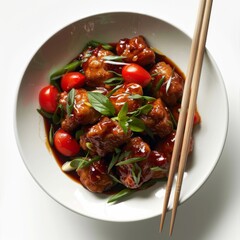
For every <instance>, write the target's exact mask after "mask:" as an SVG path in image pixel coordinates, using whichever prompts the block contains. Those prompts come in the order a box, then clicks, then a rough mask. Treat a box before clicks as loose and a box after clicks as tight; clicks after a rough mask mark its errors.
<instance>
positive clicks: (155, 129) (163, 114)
mask: <svg viewBox="0 0 240 240" xmlns="http://www.w3.org/2000/svg"><path fill="white" fill-rule="evenodd" d="M151 105H152V109H151V111H150V112H149V113H148V114H144V115H141V119H142V120H143V122H144V124H145V125H146V126H147V127H148V128H149V129H150V130H151V131H152V133H153V134H155V135H158V136H159V137H161V138H163V137H165V136H167V135H168V134H169V133H171V132H172V131H173V124H172V121H171V116H170V114H169V112H168V109H167V108H166V107H165V105H164V103H163V101H162V100H161V99H160V98H158V99H156V100H155V101H154V102H153V103H151Z"/></svg>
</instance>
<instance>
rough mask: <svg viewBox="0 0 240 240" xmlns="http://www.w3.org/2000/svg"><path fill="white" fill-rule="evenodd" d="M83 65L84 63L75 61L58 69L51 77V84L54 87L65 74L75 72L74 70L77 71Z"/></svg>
mask: <svg viewBox="0 0 240 240" xmlns="http://www.w3.org/2000/svg"><path fill="white" fill-rule="evenodd" d="M81 63H82V62H81V61H79V60H75V61H73V62H71V63H69V64H67V65H65V66H64V67H62V68H60V69H58V70H57V71H55V72H54V73H52V74H51V76H50V84H52V85H54V81H55V80H57V79H59V78H60V77H62V75H63V74H65V73H67V72H73V71H74V70H76V68H77V67H79V66H80V65H81Z"/></svg>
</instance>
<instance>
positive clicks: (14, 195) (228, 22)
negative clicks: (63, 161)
mask: <svg viewBox="0 0 240 240" xmlns="http://www.w3.org/2000/svg"><path fill="white" fill-rule="evenodd" d="M156 4H157V5H156ZM198 5H199V1H197V0H181V1H177V0H168V1H162V0H159V1H153V0H148V1H142V2H141V1H137V0H132V1H124V0H123V1H121V2H119V1H111V0H104V1H97V0H96V1H93V0H88V1H83V0H76V1H75V0H69V1H62V0H58V1H57V0H52V1H49V0H42V1H36V0H35V1H34V0H32V1H30V0H21V1H17V0H8V1H4V2H3V0H1V1H0V30H1V31H0V70H1V77H0V82H1V94H0V106H1V107H0V111H1V115H0V130H1V131H0V133H1V145H0V146H1V147H0V150H1V158H0V163H1V164H0V167H1V168H0V169H1V171H0V240H22V239H24V240H40V239H41V240H42V239H44V240H50V239H51V240H52V239H58V240H63V239H71V240H75V239H91V240H92V239H93V240H95V239H99V240H102V239H104V240H112V239H114V240H120V239H126V240H128V239H138V240H145V239H149V240H155V239H168V226H169V220H170V214H169V213H168V214H167V219H166V222H165V226H164V231H163V233H159V231H158V229H159V221H160V218H159V217H156V218H152V219H149V220H146V221H139V222H136V223H109V222H101V221H97V220H93V219H89V218H86V217H83V216H80V215H77V214H75V213H72V212H70V211H69V210H67V209H65V208H64V207H62V206H61V205H59V204H58V203H56V202H55V201H54V200H52V199H51V198H50V197H49V196H48V195H46V194H45V192H44V191H43V190H42V189H40V187H39V186H38V185H37V184H36V183H35V182H34V180H33V179H32V177H31V176H30V174H29V172H28V171H27V169H26V168H25V165H24V163H23V161H22V159H21V157H20V155H19V152H18V148H17V145H16V142H15V136H14V129H13V116H14V107H15V98H16V92H17V88H18V85H19V82H20V80H21V76H22V74H23V72H24V70H25V68H26V66H27V64H28V62H29V61H30V59H31V57H32V56H33V55H34V53H35V52H36V50H37V49H38V48H39V46H41V45H42V43H43V42H45V41H46V40H47V39H48V38H49V37H50V36H51V35H53V34H54V33H55V32H56V31H58V30H59V29H60V28H62V27H63V26H66V25H68V24H69V23H71V22H73V21H76V20H78V19H79V18H82V17H85V16H87V15H92V14H95V13H101V12H105V11H108V12H109V11H134V12H139V13H146V14H150V15H153V16H156V17H159V18H162V19H164V20H167V21H169V22H170V23H172V24H174V25H176V26H177V27H179V28H181V29H182V30H183V31H185V32H186V33H187V34H189V35H190V36H192V34H193V30H194V25H195V20H196V13H197V9H198ZM239 10H240V6H239V1H238V0H228V1H223V0H218V1H214V3H213V9H212V15H211V22H210V26H209V33H208V39H207V48H208V50H209V51H210V53H211V54H212V56H213V58H214V59H215V61H216V63H217V65H218V67H219V69H220V71H221V73H222V76H223V79H224V82H225V85H226V90H227V94H228V100H229V130H228V136H227V141H226V144H225V147H224V150H223V153H222V156H221V158H220V160H219V163H218V164H217V166H216V168H215V170H214V172H213V173H212V174H211V176H210V177H209V179H208V180H207V182H206V183H205V184H204V185H203V187H202V188H201V189H200V190H199V191H198V192H197V193H196V194H195V195H194V196H193V197H191V198H190V199H189V200H188V201H187V202H185V203H184V204H183V205H181V206H179V208H178V212H177V218H176V223H175V227H174V232H173V236H172V237H171V239H174V240H175V239H178V240H186V239H189V240H192V239H194V240H202V239H203V240H215V239H217V240H225V239H230V240H238V239H240V230H239V226H240V207H239V202H240V188H239V182H240V174H239V170H240V160H239V152H240V151H239V142H238V141H239V132H240V130H239V120H240V77H239V68H240V14H239ZM216 107H220V106H216ZM29 135H30V136H31V129H29ZM206 141H207V139H206ZM206 157H207V156H206ZM160 207H161V206H160Z"/></svg>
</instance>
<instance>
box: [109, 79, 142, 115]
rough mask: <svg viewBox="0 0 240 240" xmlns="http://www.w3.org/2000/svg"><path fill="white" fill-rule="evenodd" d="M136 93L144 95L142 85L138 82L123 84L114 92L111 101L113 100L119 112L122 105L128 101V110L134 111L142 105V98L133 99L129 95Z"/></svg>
mask: <svg viewBox="0 0 240 240" xmlns="http://www.w3.org/2000/svg"><path fill="white" fill-rule="evenodd" d="M134 94H138V95H143V90H142V87H141V86H140V85H139V84H136V83H129V84H123V86H122V87H121V88H119V89H118V90H117V91H116V92H115V93H114V94H112V95H111V96H110V101H111V102H112V104H113V106H114V108H115V110H116V112H117V113H118V112H119V111H120V110H121V108H122V106H123V105H124V104H125V103H126V102H127V103H128V111H129V112H131V111H134V110H136V109H138V108H139V107H140V106H141V102H142V101H141V100H139V99H131V98H129V96H132V95H134Z"/></svg>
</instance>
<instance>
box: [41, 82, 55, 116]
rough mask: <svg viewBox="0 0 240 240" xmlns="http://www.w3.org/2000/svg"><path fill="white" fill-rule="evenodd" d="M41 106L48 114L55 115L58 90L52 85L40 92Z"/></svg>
mask: <svg viewBox="0 0 240 240" xmlns="http://www.w3.org/2000/svg"><path fill="white" fill-rule="evenodd" d="M38 99H39V104H40V106H41V108H42V109H43V110H44V111H46V112H48V113H54V112H55V110H56V109H57V105H58V103H57V99H58V90H57V88H56V87H54V86H52V85H48V86H46V87H44V88H42V89H41V91H40V92H39V98H38Z"/></svg>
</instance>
